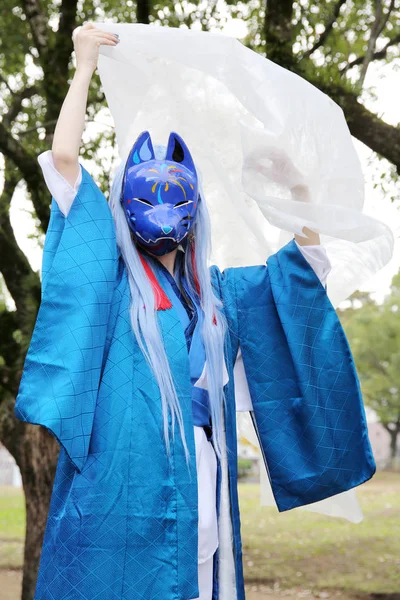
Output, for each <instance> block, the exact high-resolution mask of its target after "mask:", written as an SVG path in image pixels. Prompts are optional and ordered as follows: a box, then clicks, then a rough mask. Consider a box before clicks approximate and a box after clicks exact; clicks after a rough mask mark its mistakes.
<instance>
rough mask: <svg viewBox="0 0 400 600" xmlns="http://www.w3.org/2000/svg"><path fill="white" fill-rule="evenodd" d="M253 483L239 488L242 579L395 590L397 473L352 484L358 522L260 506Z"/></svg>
mask: <svg viewBox="0 0 400 600" xmlns="http://www.w3.org/2000/svg"><path fill="white" fill-rule="evenodd" d="M258 494H259V490H258V486H257V485H256V484H242V485H241V486H240V488H239V495H240V507H241V520H242V542H243V563H244V572H245V580H246V581H247V582H251V581H254V582H262V581H263V582H265V583H268V584H270V585H272V584H275V585H277V584H278V585H279V587H280V588H291V587H295V586H303V587H304V588H307V589H312V590H319V589H325V590H326V589H338V590H343V591H345V592H347V593H350V594H357V593H360V592H361V593H381V594H382V593H383V594H389V593H396V592H399V589H400V473H378V474H376V475H375V476H374V477H373V478H372V479H371V480H370V481H368V482H366V483H365V484H363V485H361V486H359V487H358V488H357V497H358V499H359V502H360V504H361V508H362V510H363V513H364V520H363V521H362V522H361V523H358V524H353V523H350V522H348V521H345V520H344V519H333V518H329V517H324V516H322V515H317V514H315V513H309V512H305V511H304V510H301V511H300V510H297V511H296V510H293V511H288V512H285V513H278V512H277V510H276V509H273V508H269V507H264V506H260V505H259V498H258Z"/></svg>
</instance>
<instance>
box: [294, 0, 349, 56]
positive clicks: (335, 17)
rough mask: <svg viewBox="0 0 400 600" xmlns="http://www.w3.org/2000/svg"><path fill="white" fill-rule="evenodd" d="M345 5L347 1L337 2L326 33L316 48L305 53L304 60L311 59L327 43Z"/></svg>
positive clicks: (324, 32) (340, 0)
mask: <svg viewBox="0 0 400 600" xmlns="http://www.w3.org/2000/svg"><path fill="white" fill-rule="evenodd" d="M345 3H346V0H338V2H336V4H335V7H334V9H333V13H332V17H331V18H330V19H329V21H328V22H327V23H326V25H325V29H324V31H323V32H322V33H321V35H320V36H319V38H318V40H317V41H316V42H315V44H314V46H313V47H312V48H311V49H310V50H307V52H305V53H304V54H303V58H310V56H311V55H312V54H313V53H314V52H315V51H316V50H317V49H318V48H320V47H321V46H322V45H323V44H324V43H325V42H326V39H327V37H328V36H329V34H330V32H331V31H332V29H333V25H334V24H335V23H336V21H337V20H338V17H339V14H340V9H341V8H342V6H343V4H345Z"/></svg>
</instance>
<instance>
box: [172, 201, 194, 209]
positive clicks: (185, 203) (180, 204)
mask: <svg viewBox="0 0 400 600" xmlns="http://www.w3.org/2000/svg"><path fill="white" fill-rule="evenodd" d="M192 202H193V200H182V202H177V203H176V204H175V206H174V208H180V207H181V206H186V205H187V204H192Z"/></svg>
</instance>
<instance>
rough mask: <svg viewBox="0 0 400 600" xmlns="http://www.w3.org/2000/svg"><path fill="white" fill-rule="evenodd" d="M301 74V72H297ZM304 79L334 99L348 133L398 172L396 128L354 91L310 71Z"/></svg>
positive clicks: (399, 131) (399, 147)
mask: <svg viewBox="0 0 400 600" xmlns="http://www.w3.org/2000/svg"><path fill="white" fill-rule="evenodd" d="M299 74H300V75H301V73H299ZM307 80H308V81H309V82H310V83H311V84H313V85H315V87H317V88H318V89H320V90H321V91H322V92H324V93H325V94H327V95H328V96H329V97H330V98H332V100H334V101H335V102H336V103H337V104H338V105H339V106H340V107H341V108H342V109H343V112H344V115H345V117H346V121H347V124H348V126H349V129H350V132H351V134H352V135H353V136H354V137H355V138H357V139H358V140H360V142H363V143H364V144H366V145H367V146H368V147H369V148H371V150H373V151H374V152H376V153H377V154H379V155H380V156H382V157H383V158H386V159H387V160H388V161H389V162H391V163H393V164H394V165H395V166H396V169H397V173H398V174H399V175H400V128H399V127H395V126H393V125H389V124H388V123H385V122H384V121H382V119H380V118H379V117H378V116H377V115H376V114H375V113H373V112H371V111H370V110H368V109H367V108H365V106H363V105H362V104H361V103H360V102H359V101H358V99H357V96H356V94H355V93H354V92H351V91H349V90H346V89H345V88H344V87H342V86H340V84H337V83H334V82H322V81H321V80H320V79H319V78H318V77H317V76H315V77H313V76H312V75H311V74H310V73H308V75H307Z"/></svg>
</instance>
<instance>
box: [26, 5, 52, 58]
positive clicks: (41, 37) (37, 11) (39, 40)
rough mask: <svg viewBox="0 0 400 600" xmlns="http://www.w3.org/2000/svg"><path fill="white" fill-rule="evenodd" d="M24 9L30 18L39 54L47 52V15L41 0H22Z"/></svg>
mask: <svg viewBox="0 0 400 600" xmlns="http://www.w3.org/2000/svg"><path fill="white" fill-rule="evenodd" d="M21 6H22V9H23V11H24V13H25V15H26V18H27V19H28V23H29V27H30V30H31V33H32V38H33V41H34V44H35V46H36V48H37V51H38V52H39V55H44V54H46V53H47V49H48V47H47V44H48V34H47V16H46V15H45V14H44V13H43V11H42V7H41V6H40V2H39V0H21Z"/></svg>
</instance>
